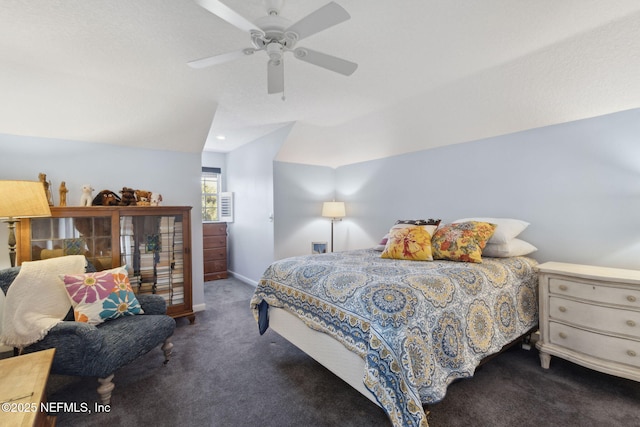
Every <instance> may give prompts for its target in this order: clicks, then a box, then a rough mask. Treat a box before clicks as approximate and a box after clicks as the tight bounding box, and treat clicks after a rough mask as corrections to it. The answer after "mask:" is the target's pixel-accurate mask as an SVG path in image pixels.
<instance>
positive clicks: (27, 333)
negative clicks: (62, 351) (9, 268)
mask: <svg viewBox="0 0 640 427" xmlns="http://www.w3.org/2000/svg"><path fill="white" fill-rule="evenodd" d="M85 264H86V260H85V257H84V256H83V255H70V256H63V257H59V258H51V259H47V260H42V261H28V262H23V263H22V266H21V268H20V272H19V273H18V275H17V276H16V278H15V280H14V281H13V283H12V284H11V286H10V287H9V290H8V291H7V297H6V299H5V304H4V311H3V313H2V336H0V343H3V344H6V345H9V346H13V347H18V348H23V347H26V346H28V345H30V344H33V343H34V342H36V341H40V340H41V339H42V338H44V337H45V335H46V334H47V332H49V330H50V329H51V328H53V327H54V326H55V325H57V324H58V323H59V322H60V321H61V320H62V319H64V317H65V316H66V315H67V313H68V312H69V308H71V300H70V299H69V295H68V294H67V291H66V289H65V288H64V282H63V281H62V279H61V278H60V275H61V274H62V275H64V274H82V273H84V271H85Z"/></svg>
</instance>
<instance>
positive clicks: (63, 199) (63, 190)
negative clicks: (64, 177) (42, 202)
mask: <svg viewBox="0 0 640 427" xmlns="http://www.w3.org/2000/svg"><path fill="white" fill-rule="evenodd" d="M58 191H59V192H60V206H62V207H64V206H67V193H68V192H69V190H67V184H66V183H65V182H64V181H62V182H61V183H60V189H59V190H58Z"/></svg>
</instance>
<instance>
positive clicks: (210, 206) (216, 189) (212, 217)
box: [201, 167, 221, 221]
mask: <svg viewBox="0 0 640 427" xmlns="http://www.w3.org/2000/svg"><path fill="white" fill-rule="evenodd" d="M220 178H221V170H220V168H205V167H203V168H202V177H201V184H202V220H203V221H219V220H220V216H219V215H218V209H219V207H218V205H219V204H218V199H219V196H220Z"/></svg>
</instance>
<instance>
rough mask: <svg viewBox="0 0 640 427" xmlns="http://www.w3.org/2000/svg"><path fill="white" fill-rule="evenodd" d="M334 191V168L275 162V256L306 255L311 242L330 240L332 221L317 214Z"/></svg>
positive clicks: (333, 195) (309, 251) (332, 195)
mask: <svg viewBox="0 0 640 427" xmlns="http://www.w3.org/2000/svg"><path fill="white" fill-rule="evenodd" d="M334 192H335V170H334V169H332V168H329V167H322V166H307V165H300V164H296V163H284V162H275V164H274V203H275V224H274V225H275V228H274V229H275V259H282V258H287V257H290V256H295V255H308V254H310V253H311V243H312V242H330V238H331V228H330V227H331V222H330V221H329V220H327V219H326V218H322V217H321V216H320V214H321V212H322V202H325V201H331V200H332V199H333V198H334V197H335V194H334ZM336 227H337V226H336ZM327 248H329V246H327ZM334 249H335V250H339V249H340V248H339V247H338V246H336V245H334Z"/></svg>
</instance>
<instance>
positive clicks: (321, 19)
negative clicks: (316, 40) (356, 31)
mask: <svg viewBox="0 0 640 427" xmlns="http://www.w3.org/2000/svg"><path fill="white" fill-rule="evenodd" d="M349 18H351V15H349V13H348V12H347V11H346V10H344V8H343V7H342V6H340V5H339V4H338V3H335V2H331V3H328V4H326V5H324V6H322V7H321V8H320V9H318V10H316V11H315V12H311V13H310V14H309V15H307V16H306V17H304V18H302V19H301V20H299V21H298V22H296V23H295V24H293V25H291V26H290V27H289V28H287V29H286V30H285V35H287V37H290V38H292V39H295V40H302V39H304V38H305V37H309V36H310V35H312V34H315V33H318V32H320V31H322V30H326V29H327V28H329V27H333V26H334V25H337V24H339V23H341V22H344V21H346V20H347V19H349ZM292 33H293V34H296V36H291V34H292Z"/></svg>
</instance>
